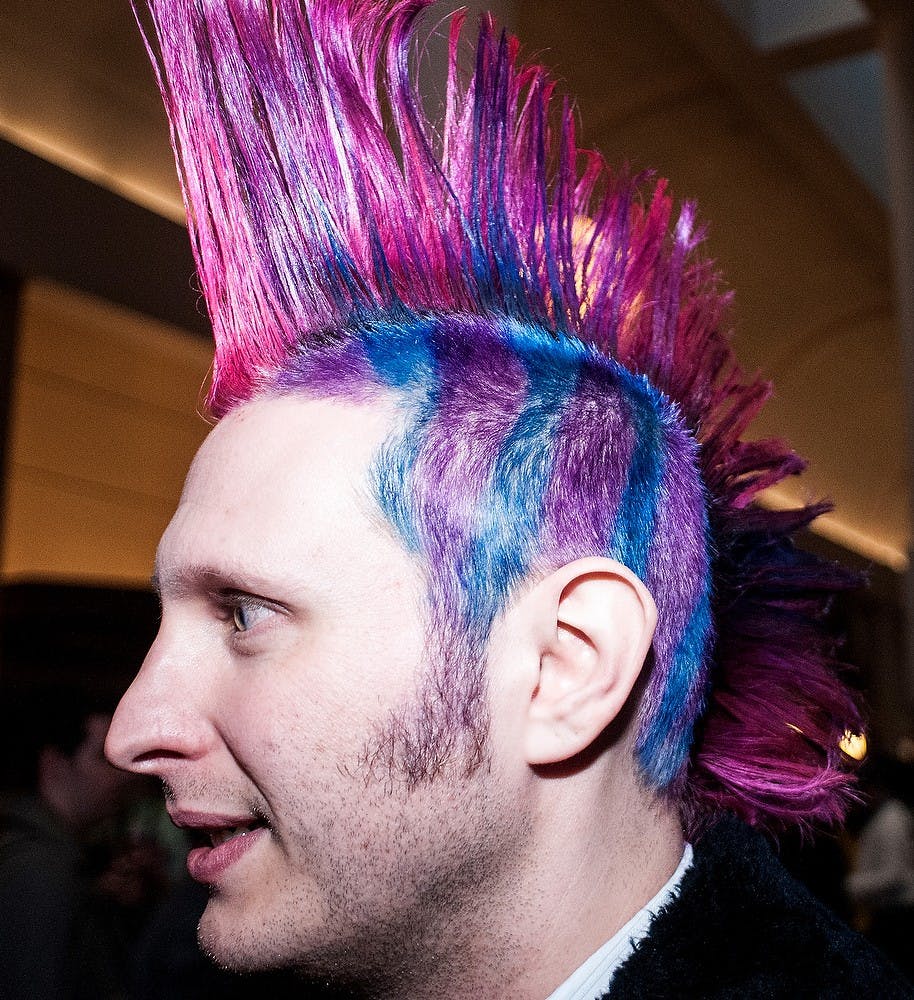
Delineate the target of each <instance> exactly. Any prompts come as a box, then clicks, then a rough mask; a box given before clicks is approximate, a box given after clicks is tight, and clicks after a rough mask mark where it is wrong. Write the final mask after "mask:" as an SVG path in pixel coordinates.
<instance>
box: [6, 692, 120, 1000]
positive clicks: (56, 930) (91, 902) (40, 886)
mask: <svg viewBox="0 0 914 1000" xmlns="http://www.w3.org/2000/svg"><path fill="white" fill-rule="evenodd" d="M4 694H5V696H6V703H5V704H4V705H3V708H4V712H3V720H2V721H3V731H2V743H3V746H2V751H3V752H2V762H0V770H2V790H3V793H4V794H3V795H2V796H0V913H2V919H0V995H2V996H3V997H4V998H6V1000H20V998H31V997H49V998H50V997H53V998H60V1000H67V998H79V997H95V998H104V997H115V996H120V995H121V982H120V979H121V977H120V970H119V967H118V957H119V956H118V952H117V948H116V942H115V940H114V938H113V936H112V934H111V933H110V928H109V927H107V926H106V925H105V923H104V922H103V921H101V920H99V913H98V909H99V907H98V900H97V899H96V898H94V894H93V892H92V891H91V888H92V887H91V885H90V882H91V880H90V878H89V876H88V874H87V871H86V869H87V864H86V840H87V838H88V835H89V834H91V833H92V832H93V830H94V828H95V827H97V826H98V824H99V823H100V822H101V821H103V820H106V819H109V818H110V817H111V816H112V815H113V814H114V812H115V811H116V810H117V808H118V806H119V804H120V801H121V798H122V794H123V791H124V786H125V783H126V779H127V776H126V775H124V774H122V773H121V772H119V771H116V770H115V769H114V768H113V767H111V765H110V764H109V763H108V762H107V761H106V760H105V757H104V754H103V746H104V741H105V734H106V732H107V731H108V725H109V723H110V721H111V715H110V706H109V707H108V709H107V710H105V709H104V706H100V705H99V704H96V702H95V701H94V700H93V699H91V698H87V697H86V696H85V695H83V694H82V693H81V692H79V691H78V690H72V689H41V690H36V691H35V692H33V693H31V694H30V695H24V694H21V693H17V692H15V691H14V690H10V689H7V690H6V691H5V692H4Z"/></svg>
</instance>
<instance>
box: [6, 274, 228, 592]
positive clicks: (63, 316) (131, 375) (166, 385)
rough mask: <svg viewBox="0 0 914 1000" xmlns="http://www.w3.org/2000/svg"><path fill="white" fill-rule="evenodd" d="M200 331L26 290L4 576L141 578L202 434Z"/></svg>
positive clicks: (52, 289) (34, 286)
mask: <svg viewBox="0 0 914 1000" xmlns="http://www.w3.org/2000/svg"><path fill="white" fill-rule="evenodd" d="M210 360H211V348H210V345H209V344H208V343H207V342H205V341H203V340H202V339H201V338H199V337H195V336H193V335H191V334H187V333H184V332H182V331H180V330H177V329H175V328H173V327H167V326H164V325H163V324H161V323H156V322H154V321H153V320H150V319H149V318H147V317H145V316H140V315H139V314H137V313H133V312H130V311H128V310H125V309H121V308H118V307H116V306H113V305H111V304H110V303H107V302H102V301H100V300H97V299H93V298H91V297H89V296H87V295H84V294H81V293H77V292H74V291H72V290H70V289H67V288H64V287H61V286H58V285H53V284H50V283H46V282H34V283H31V284H29V285H28V286H27V287H26V289H25V292H24V295H23V299H22V304H21V314H20V340H19V350H18V359H17V373H16V377H15V381H14V393H13V401H12V416H11V426H10V454H9V474H8V476H7V484H6V489H7V495H6V503H7V510H6V518H5V525H4V528H5V530H4V538H3V546H2V562H0V573H2V576H3V577H4V578H5V579H23V578H29V579H35V578H55V579H58V580H59V579H65V580H84V581H92V582H123V583H134V584H135V583H147V582H148V581H149V576H150V573H151V571H152V562H153V557H154V554H155V547H156V544H157V542H158V538H159V536H160V534H161V532H162V530H163V529H164V527H165V525H166V524H167V523H168V519H169V518H170V516H171V513H172V511H173V510H174V507H175V504H176V503H177V499H178V495H179V493H180V489H181V483H182V481H183V478H184V473H185V472H186V470H187V465H188V463H189V462H190V459H191V458H192V456H193V454H194V452H195V451H196V449H197V447H198V446H199V444H200V442H201V441H202V439H203V437H204V436H205V434H206V431H207V426H206V424H205V423H204V421H203V419H202V418H201V417H200V416H198V415H197V412H196V411H197V409H198V402H199V399H200V393H201V385H202V384H203V382H204V380H205V378H206V374H207V370H208V368H209V364H210Z"/></svg>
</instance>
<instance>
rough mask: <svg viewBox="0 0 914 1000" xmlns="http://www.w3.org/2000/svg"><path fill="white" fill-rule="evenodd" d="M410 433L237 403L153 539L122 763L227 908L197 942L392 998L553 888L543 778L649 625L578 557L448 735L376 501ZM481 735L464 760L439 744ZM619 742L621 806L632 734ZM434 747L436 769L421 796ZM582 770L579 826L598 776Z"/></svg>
mask: <svg viewBox="0 0 914 1000" xmlns="http://www.w3.org/2000/svg"><path fill="white" fill-rule="evenodd" d="M403 424H404V420H403V413H402V412H401V411H400V410H399V409H398V407H397V406H396V405H394V404H393V403H391V402H390V401H389V400H385V399H384V398H383V395H382V396H381V397H379V398H378V399H376V400H374V401H372V402H365V401H363V402H354V401H343V402H341V401H339V400H338V399H314V398H305V397H303V396H302V395H300V394H297V393H296V394H287V395H281V396H270V397H263V398H259V399H257V400H254V401H252V402H250V403H248V404H245V405H243V406H240V407H238V408H236V409H235V410H233V411H232V412H231V413H230V414H229V415H228V416H226V417H225V418H224V419H223V421H222V422H221V423H220V425H219V426H218V427H217V428H216V429H215V430H214V431H213V433H212V434H211V435H210V437H209V438H208V440H207V442H206V443H205V444H204V446H203V448H202V449H201V451H200V453H199V455H198V456H197V458H196V460H195V462H194V465H193V467H192V469H191V472H190V475H189V476H188V481H187V485H186V487H185V490H184V494H183V496H182V499H181V503H180V505H179V507H178V510H177V512H176V514H175V517H174V519H173V521H172V523H171V524H170V525H169V527H168V529H167V531H166V533H165V535H164V537H163V539H162V543H161V546H160V549H159V554H158V564H157V576H158V586H159V589H160V592H161V596H162V609H163V616H162V625H161V629H160V633H159V636H158V638H157V639H156V642H155V644H154V645H153V647H152V649H151V650H150V653H149V655H148V657H147V659H146V662H145V663H144V665H143V668H142V670H141V671H140V674H139V676H138V677H137V679H136V681H135V682H134V685H133V686H132V687H131V689H130V691H129V692H128V693H127V694H126V695H125V697H124V699H123V701H122V703H121V706H120V707H119V709H118V712H117V715H116V718H115V721H114V723H113V724H112V727H111V732H110V734H109V744H108V745H109V752H110V753H111V754H112V756H113V758H114V759H115V760H116V761H117V762H118V763H120V764H122V765H123V766H128V767H130V768H131V769H133V770H135V771H138V772H140V773H147V774H149V773H151V774H155V775H157V776H158V777H160V778H161V779H163V781H164V782H165V784H166V788H167V796H168V799H169V811H170V812H171V814H172V816H173V818H174V819H175V821H176V822H178V823H179V824H182V825H187V826H191V827H194V828H198V830H199V832H200V833H201V841H200V843H201V846H200V847H199V848H198V849H197V850H195V851H194V852H192V854H191V857H190V860H189V867H190V869H191V872H192V874H194V875H195V876H196V877H198V878H200V879H201V880H203V881H206V882H208V883H210V884H211V885H212V886H213V894H212V897H211V901H210V904H209V906H208V907H207V911H206V913H205V915H204V917H203V920H202V922H201V926H200V936H201V941H202V942H203V944H204V946H205V947H207V948H208V949H209V950H210V951H211V952H212V953H213V954H214V955H216V956H217V957H218V958H219V959H220V960H221V961H223V962H225V963H227V964H229V965H231V966H233V967H239V968H260V967H271V966H277V965H290V964H291V965H295V966H297V967H298V968H299V969H301V970H304V971H306V972H311V973H314V974H315V975H318V974H323V975H328V974H331V973H332V974H333V975H334V976H336V977H340V978H343V979H345V978H346V977H347V976H350V977H355V976H356V974H358V976H359V978H366V977H367V978H368V979H369V981H371V982H372V983H374V984H375V985H376V986H378V985H379V984H382V983H383V982H384V980H385V977H386V976H389V977H390V978H391V981H392V982H400V983H402V982H403V978H404V975H406V973H407V971H408V967H409V966H412V965H415V967H416V968H419V967H421V965H422V961H421V957H422V956H423V955H427V954H429V953H438V954H440V955H441V959H440V960H441V962H442V963H443V962H444V961H445V955H446V954H448V955H450V954H453V952H454V950H455V949H456V950H457V951H458V952H459V951H460V950H461V945H462V941H463V940H465V941H466V942H470V941H473V940H478V939H479V937H480V936H481V935H483V934H484V933H485V929H486V926H487V925H490V926H496V925H497V924H498V923H499V921H498V920H496V919H495V916H494V914H495V913H496V912H501V911H507V910H509V909H510V908H511V907H512V905H516V904H517V896H518V895H519V889H518V887H519V885H521V884H522V883H526V882H527V881H529V880H530V879H531V878H532V879H537V880H538V879H540V878H545V877H546V876H547V872H548V866H547V872H541V871H540V867H541V865H540V864H539V862H541V860H542V859H541V856H540V854H539V853H538V852H539V851H541V850H543V839H544V834H543V831H542V829H541V827H542V823H541V819H540V814H541V813H542V811H543V802H544V799H543V791H544V789H545V788H546V787H547V785H549V784H550V781H549V779H548V778H547V775H548V772H549V767H550V765H553V764H557V763H558V764H562V765H565V766H567V765H568V762H569V761H570V762H574V760H575V758H576V757H581V758H585V756H586V754H587V752H588V751H589V749H590V748H591V746H592V745H594V744H595V743H598V742H599V741H600V739H601V734H602V733H603V732H604V730H606V728H607V725H608V724H609V723H610V722H612V721H613V719H615V718H616V717H621V716H622V714H623V712H624V706H625V705H626V704H627V703H628V699H629V695H630V693H631V691H632V690H633V688H634V687H635V685H636V684H637V682H638V679H639V676H640V670H641V665H642V663H643V660H644V658H645V655H646V653H647V649H648V646H649V644H650V639H651V634H652V629H653V623H654V610H653V602H652V601H651V599H650V597H649V595H648V594H647V591H646V589H645V588H644V586H643V585H642V584H641V583H640V581H638V580H637V578H636V577H634V575H633V574H630V573H628V571H626V570H625V568H624V567H622V566H621V565H619V564H617V563H615V562H614V561H612V560H610V559H606V558H603V557H591V558H588V559H578V560H574V561H572V562H570V563H563V564H562V565H561V566H560V567H559V568H558V569H557V570H556V571H554V572H547V573H545V574H542V575H538V577H537V581H536V583H535V584H533V585H530V586H529V587H528V588H527V589H526V590H525V592H524V593H523V595H522V596H520V597H518V598H517V599H515V600H513V601H512V602H511V606H510V609H509V610H507V611H506V612H505V613H504V614H502V615H501V616H499V620H498V622H497V623H496V624H495V625H494V627H493V628H492V630H491V639H490V641H489V642H488V643H487V649H486V671H487V673H488V678H487V679H488V683H486V684H485V691H484V695H483V696H482V697H483V699H484V703H483V706H481V707H476V708H475V712H476V713H477V714H476V715H475V716H474V717H473V718H472V719H471V720H468V719H463V718H461V719H458V720H453V719H450V718H444V719H442V718H441V717H440V714H439V708H438V706H436V705H434V704H431V699H432V698H433V697H434V695H433V690H434V686H435V684H436V683H437V679H438V678H440V677H441V672H440V670H441V666H442V665H443V663H444V662H445V661H443V660H442V659H441V653H442V651H441V649H440V648H439V645H438V637H437V636H435V635H434V634H430V631H429V628H428V624H429V622H430V621H435V616H434V613H433V612H432V611H431V608H430V605H429V597H430V592H429V588H428V586H427V573H426V572H425V571H424V567H423V563H422V561H421V560H419V559H416V558H415V557H414V556H413V555H412V554H411V553H409V552H408V551H407V550H406V548H405V547H404V545H403V544H402V541H401V539H400V538H399V537H398V535H397V534H396V533H395V532H394V531H393V530H392V528H391V526H390V525H389V523H388V522H387V521H386V519H385V518H384V517H383V515H382V513H381V511H380V510H379V508H378V505H377V499H376V496H375V495H374V491H375V489H376V485H377V476H376V471H377V470H376V462H377V456H378V454H379V453H380V452H382V451H383V448H384V444H385V442H390V441H391V440H396V435H397V433H398V431H399V430H401V429H402V427H403ZM452 665H453V666H455V668H457V669H459V668H460V667H461V665H459V664H452ZM470 666H471V668H472V669H471V670H470V674H471V675H473V674H476V675H481V674H482V671H483V667H482V665H476V664H471V665H470ZM452 683H453V681H452ZM445 697H447V696H445ZM477 727H484V731H483V730H482V729H479V731H480V732H481V733H482V735H480V736H479V740H480V743H479V744H478V745H476V744H474V745H473V751H472V752H473V757H472V758H469V757H468V756H466V754H464V753H463V752H462V751H463V750H464V749H465V748H464V747H463V746H462V743H463V741H462V740H461V741H460V743H461V746H459V747H458V746H455V744H454V742H453V741H451V742H450V743H449V736H448V734H449V733H450V732H451V731H452V730H456V731H457V732H458V733H463V732H465V731H469V730H470V729H473V730H474V731H476V730H477ZM438 729H440V730H441V738H442V741H443V742H442V744H441V746H438V745H437V744H436V743H435V742H434V740H433V739H431V734H430V731H434V730H438ZM606 742H607V747H608V749H607V750H606V753H608V754H614V755H615V770H616V772H617V773H616V775H615V777H614V781H615V782H616V784H617V785H618V786H620V787H622V786H624V785H626V784H627V787H628V788H629V790H630V791H631V790H632V789H634V788H635V787H636V784H637V781H636V778H635V771H636V768H635V766H634V761H633V745H632V739H631V734H630V732H629V727H627V726H625V727H623V732H621V733H620V734H617V735H614V736H613V737H612V738H611V740H607V741H606ZM420 744H421V745H423V746H426V747H427V748H428V752H430V753H435V754H436V755H437V756H436V759H435V771H434V775H433V776H431V775H429V776H428V780H419V779H417V775H416V773H415V767H416V766H417V765H416V761H415V758H414V756H413V753H414V750H415V747H416V746H417V745H420ZM446 746H451V747H452V748H453V752H452V753H450V754H447V753H445V752H444V751H443V750H442V747H446ZM423 763H426V762H425V761H423ZM470 763H472V765H473V766H468V764H470ZM575 767H576V768H577V769H578V770H579V772H580V780H579V782H578V785H577V791H576V792H575V793H574V797H573V798H572V799H571V800H570V803H573V804H576V805H577V806H578V807H579V808H580V807H581V805H582V803H583V801H584V799H583V798H582V796H583V795H584V791H583V789H586V788H589V787H591V786H593V785H595V784H596V783H597V780H598V775H599V774H603V773H604V771H605V763H604V762H603V761H600V762H599V763H595V762H594V761H593V760H585V759H582V760H581V761H580V763H579V764H574V763H572V768H575ZM544 769H545V770H544ZM622 772H626V773H627V775H628V780H627V782H626V781H623V780H622V779H621V778H620V776H619V775H620V774H621V773H622ZM563 780H564V782H565V785H566V787H567V788H568V789H571V788H572V787H574V784H573V781H572V779H571V777H570V775H569V776H566V778H565V779H563ZM552 784H553V786H554V782H552ZM600 794H601V796H602V792H601V793H600ZM565 812H566V821H568V822H574V810H573V808H569V809H568V810H567V811H565ZM200 828H202V829H200ZM234 828H240V829H234ZM242 831H244V832H243V833H242ZM210 833H212V834H214V835H215V839H214V840H213V844H215V845H216V847H215V849H213V848H212V847H211V846H209V841H208V840H207V837H208V836H209V835H210ZM231 834H235V836H233V837H232V836H230V835H231ZM617 839H618V838H617ZM566 843H567V842H566ZM534 845H535V847H536V850H534ZM526 916H527V919H529V920H542V919H543V914H537V913H529V914H527V915H526ZM499 944H500V947H502V948H503V949H504V950H505V951H506V952H507V953H510V951H511V943H510V942H509V941H504V942H499ZM465 947H466V948H469V944H467V945H466V946H465ZM404 965H405V966H407V970H404V968H403V966H404ZM394 992H396V991H394Z"/></svg>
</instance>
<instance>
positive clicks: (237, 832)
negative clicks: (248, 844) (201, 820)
mask: <svg viewBox="0 0 914 1000" xmlns="http://www.w3.org/2000/svg"><path fill="white" fill-rule="evenodd" d="M266 825H267V824H266V823H265V822H264V821H263V820H259V819H253V820H251V822H250V823H245V824H243V825H240V826H221V827H214V828H211V829H201V828H197V829H195V830H193V840H194V845H195V846H196V847H221V846H222V845H223V844H226V843H228V842H229V841H230V840H234V839H235V837H246V836H247V835H248V834H249V833H251V832H253V831H254V830H259V829H261V828H262V827H265V826H266Z"/></svg>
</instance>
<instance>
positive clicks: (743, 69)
mask: <svg viewBox="0 0 914 1000" xmlns="http://www.w3.org/2000/svg"><path fill="white" fill-rule="evenodd" d="M903 2H905V3H907V2H910V0H903ZM650 3H651V4H653V6H654V7H655V8H656V9H657V10H658V11H659V12H660V13H662V14H663V16H664V17H665V18H666V19H667V21H668V22H669V23H670V25H671V26H672V27H673V28H674V30H675V31H676V32H677V34H679V35H680V36H681V37H682V38H683V39H684V40H685V41H687V42H688V43H689V45H690V46H691V47H692V48H693V49H694V50H695V51H696V52H697V53H698V54H699V55H700V57H701V58H702V60H703V61H704V63H705V65H706V66H707V67H708V69H709V70H710V71H711V73H713V74H714V75H715V76H716V77H717V78H718V79H719V80H720V81H721V82H722V83H723V84H724V85H725V86H726V87H727V90H728V92H729V93H730V94H731V95H732V96H733V97H734V98H735V99H736V101H738V103H739V104H740V105H741V106H742V108H743V109H744V110H745V111H746V112H747V113H748V114H750V115H751V116H752V117H753V118H755V120H756V121H757V122H758V123H759V124H760V125H761V127H762V128H763V129H764V130H765V131H766V132H767V133H768V135H769V136H770V137H771V139H772V141H773V142H774V143H775V144H776V145H777V147H778V148H779V149H780V151H781V152H782V153H783V155H784V156H785V157H786V158H787V159H788V160H790V161H792V162H793V164H794V167H795V169H796V170H797V171H798V172H799V173H800V175H801V176H802V177H804V178H805V180H806V181H807V183H808V184H809V186H810V189H811V190H812V191H814V192H816V193H817V195H818V196H819V197H820V198H821V200H822V202H823V208H825V209H827V210H828V211H830V212H832V213H833V214H834V216H835V217H836V219H838V220H840V221H841V222H842V223H843V228H844V229H845V230H846V233H847V237H848V238H849V239H851V240H853V241H854V245H856V246H858V247H860V249H861V251H862V252H863V253H864V254H865V255H866V258H867V261H868V263H869V264H870V266H871V267H872V268H873V271H874V272H875V273H876V274H878V275H879V276H881V277H887V276H888V273H889V265H888V248H889V226H888V220H887V215H886V210H885V208H884V207H883V205H882V203H881V202H880V201H879V199H878V198H877V197H876V196H875V195H874V194H873V193H872V192H871V191H870V189H869V188H868V187H867V186H866V185H865V184H864V182H863V181H862V180H861V179H860V177H859V176H858V175H857V174H856V173H855V172H854V170H853V168H852V167H851V166H850V165H849V164H848V163H847V161H846V160H845V159H844V157H843V156H842V155H841V154H840V153H839V152H838V151H837V150H836V149H835V147H834V146H833V145H832V144H831V143H830V142H829V141H828V139H827V138H826V137H825V136H824V135H823V134H822V133H821V131H820V130H819V128H818V126H817V125H816V124H815V123H814V122H813V121H812V119H811V118H810V117H809V115H808V114H807V113H806V112H805V111H804V110H803V109H802V108H801V107H800V106H799V105H798V104H797V102H796V101H795V100H794V99H793V98H792V97H791V95H790V93H789V92H788V91H787V89H786V88H785V86H784V84H783V83H782V82H781V80H780V78H779V77H778V75H777V73H776V72H775V71H774V70H773V69H772V68H771V66H769V65H768V64H767V62H766V61H765V58H764V57H763V56H762V55H760V54H759V53H758V52H757V51H756V50H755V49H754V48H753V47H752V46H751V45H750V44H749V43H748V41H746V39H745V38H744V37H743V35H742V34H740V32H739V31H738V30H737V29H736V27H735V26H734V25H733V23H732V22H731V21H730V19H729V18H728V17H727V16H726V15H725V14H724V13H723V11H721V10H719V9H718V7H717V6H716V5H715V4H714V3H712V2H711V0H650Z"/></svg>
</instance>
